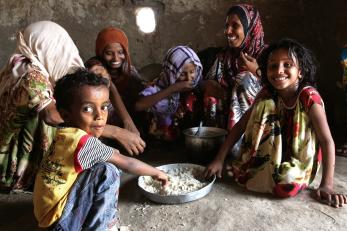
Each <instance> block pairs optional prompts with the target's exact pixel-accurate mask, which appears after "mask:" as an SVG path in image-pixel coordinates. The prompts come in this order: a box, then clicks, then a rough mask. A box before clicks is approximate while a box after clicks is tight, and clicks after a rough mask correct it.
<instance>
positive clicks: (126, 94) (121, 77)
mask: <svg viewBox="0 0 347 231" xmlns="http://www.w3.org/2000/svg"><path fill="white" fill-rule="evenodd" d="M95 54H96V56H95V57H92V58H91V59H89V60H88V61H87V63H89V62H94V61H93V60H98V61H100V62H101V63H102V64H103V66H104V67H105V68H106V69H107V71H108V73H109V75H110V77H111V95H110V97H111V100H112V97H114V98H115V99H117V103H113V104H115V105H117V107H115V109H116V110H115V112H116V113H117V115H118V117H117V116H115V115H114V114H110V117H111V118H110V119H111V120H112V124H117V125H122V126H123V127H124V128H125V129H127V130H129V131H132V132H134V133H137V134H139V131H138V129H137V127H136V126H135V124H134V122H133V120H132V117H133V115H134V113H133V106H134V103H135V102H136V100H137V98H138V94H139V92H140V91H141V90H143V89H144V87H145V84H144V83H143V80H142V79H141V78H140V76H139V74H138V72H137V70H136V69H135V67H134V66H132V65H131V60H130V54H129V48H128V38H127V36H126V35H125V33H124V32H123V31H122V30H120V29H118V28H115V27H106V28H104V29H103V30H101V31H100V32H99V34H98V36H97V39H96V44H95ZM113 85H114V86H115V87H114V88H113V87H112V86H113ZM114 89H116V91H117V92H114ZM112 95H113V96H112ZM119 95H120V97H121V100H122V102H123V103H122V105H125V108H123V107H119V106H118V105H120V103H119V100H120V98H119ZM115 105H114V106H115ZM129 114H130V115H129Z"/></svg>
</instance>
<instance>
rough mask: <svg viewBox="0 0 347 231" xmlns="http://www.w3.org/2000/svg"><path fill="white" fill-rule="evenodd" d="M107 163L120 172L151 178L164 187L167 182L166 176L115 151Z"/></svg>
mask: <svg viewBox="0 0 347 231" xmlns="http://www.w3.org/2000/svg"><path fill="white" fill-rule="evenodd" d="M108 162H110V163H112V164H114V165H117V167H119V168H121V169H122V170H124V171H126V172H129V173H132V174H135V175H140V176H152V177H153V178H155V179H157V180H159V181H161V182H162V184H163V186H166V185H167V184H168V182H169V179H168V177H167V175H166V174H165V173H164V172H162V171H160V170H159V169H156V168H154V167H152V166H150V165H148V164H146V163H144V162H142V161H140V160H137V159H135V158H131V157H127V156H124V155H122V154H120V153H118V152H117V151H114V152H113V154H112V156H111V157H110V159H108Z"/></svg>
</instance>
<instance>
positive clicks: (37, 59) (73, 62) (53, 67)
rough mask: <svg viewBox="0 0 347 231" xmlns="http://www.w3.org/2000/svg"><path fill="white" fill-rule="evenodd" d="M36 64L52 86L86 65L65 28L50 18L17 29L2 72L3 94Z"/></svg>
mask: <svg viewBox="0 0 347 231" xmlns="http://www.w3.org/2000/svg"><path fill="white" fill-rule="evenodd" d="M28 60H29V62H28ZM33 65H34V66H37V67H38V68H39V71H40V72H41V73H42V74H43V75H44V76H46V77H47V79H49V81H50V82H51V84H52V86H54V85H55V82H56V81H57V80H59V79H60V78H62V77H63V76H64V75H66V74H68V73H71V72H73V71H74V70H76V69H77V68H80V67H84V65H83V61H82V59H81V57H80V56H79V52H78V49H77V47H76V45H75V44H74V42H73V41H72V39H71V38H70V36H69V34H68V33H67V32H66V30H65V29H64V28H62V27H61V26H60V25H58V24H56V23H54V22H51V21H39V22H35V23H32V24H30V25H29V26H28V27H26V28H25V30H24V31H23V32H18V35H17V47H16V51H15V54H13V55H12V56H11V57H10V59H9V62H8V63H7V65H6V66H5V67H4V68H3V69H2V71H1V73H0V97H1V96H2V95H3V93H4V92H6V91H7V90H8V89H11V91H13V89H15V88H16V85H17V84H18V83H19V82H20V80H21V78H22V77H23V76H24V75H25V74H26V73H27V72H28V71H29V70H30V69H31V68H32V66H33Z"/></svg>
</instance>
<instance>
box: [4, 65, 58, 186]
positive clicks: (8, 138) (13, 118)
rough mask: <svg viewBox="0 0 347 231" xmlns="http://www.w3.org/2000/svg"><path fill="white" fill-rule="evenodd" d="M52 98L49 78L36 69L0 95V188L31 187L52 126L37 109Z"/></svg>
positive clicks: (47, 145)
mask: <svg viewBox="0 0 347 231" xmlns="http://www.w3.org/2000/svg"><path fill="white" fill-rule="evenodd" d="M51 98H52V87H51V84H50V82H49V81H48V80H47V78H45V77H44V75H43V74H42V73H41V72H39V71H38V70H36V69H35V67H34V69H33V70H31V71H29V72H28V73H27V74H26V75H25V76H24V77H22V78H21V80H20V81H19V83H18V84H17V86H16V88H15V89H8V91H6V92H5V94H3V96H2V97H1V98H0V118H1V120H0V179H1V181H0V186H1V190H2V191H3V190H30V189H31V188H32V186H33V183H34V179H35V174H36V171H37V169H38V167H39V164H40V161H41V159H42V156H43V155H44V154H45V153H46V152H47V151H48V149H49V147H50V144H51V142H52V138H53V137H54V134H55V128H53V127H51V126H48V125H46V124H45V123H44V122H43V121H42V120H41V119H39V116H38V109H39V108H41V107H42V105H43V104H46V103H47V102H48V101H50V100H51Z"/></svg>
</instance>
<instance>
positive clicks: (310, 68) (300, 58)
mask: <svg viewBox="0 0 347 231" xmlns="http://www.w3.org/2000/svg"><path fill="white" fill-rule="evenodd" d="M279 49H285V50H288V56H289V57H291V58H294V59H296V61H297V63H298V65H299V69H300V71H301V75H302V79H301V80H300V81H299V89H302V88H303V87H305V86H313V87H316V79H315V75H316V71H317V65H316V59H315V57H314V55H313V53H312V52H311V51H310V50H309V49H307V48H306V47H305V46H304V45H302V44H300V43H299V42H297V41H295V40H293V39H290V38H284V39H281V40H279V41H278V42H275V43H272V44H271V45H270V46H268V47H267V48H265V49H264V50H263V51H262V53H261V54H260V56H259V58H258V65H259V68H260V71H261V79H262V82H263V84H264V86H266V87H267V88H268V89H269V90H270V91H271V92H272V93H275V89H274V88H273V86H272V85H271V84H270V82H269V80H268V78H267V65H268V61H269V57H270V55H271V54H272V53H273V52H274V51H277V50H279ZM293 61H295V60H293Z"/></svg>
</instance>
